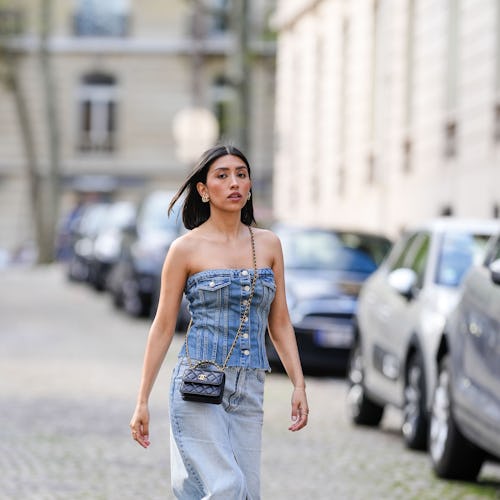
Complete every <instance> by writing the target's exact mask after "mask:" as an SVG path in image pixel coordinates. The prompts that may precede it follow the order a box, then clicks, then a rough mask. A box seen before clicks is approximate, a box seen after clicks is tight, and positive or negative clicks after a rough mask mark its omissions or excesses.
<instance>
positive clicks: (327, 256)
mask: <svg viewBox="0 0 500 500" xmlns="http://www.w3.org/2000/svg"><path fill="white" fill-rule="evenodd" d="M279 236H280V239H281V242H282V245H283V257H284V260H285V266H286V267H288V268H291V269H319V270H331V271H350V272H360V273H372V272H373V271H375V269H376V268H377V266H378V264H380V262H381V260H382V259H383V257H384V256H385V254H386V253H387V251H388V250H389V248H390V246H391V244H390V242H389V240H386V239H385V238H378V237H372V236H367V235H363V234H359V233H353V232H333V231H323V230H304V231H284V232H283V233H282V234H279Z"/></svg>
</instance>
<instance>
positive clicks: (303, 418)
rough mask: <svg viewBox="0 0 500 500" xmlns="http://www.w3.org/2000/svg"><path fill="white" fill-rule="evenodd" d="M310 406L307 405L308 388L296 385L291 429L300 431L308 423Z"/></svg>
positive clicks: (293, 396)
mask: <svg viewBox="0 0 500 500" xmlns="http://www.w3.org/2000/svg"><path fill="white" fill-rule="evenodd" d="M308 416H309V406H308V405H307V397H306V388H305V387H295V388H294V389H293V393H292V422H293V423H292V425H291V426H290V427H289V428H288V430H289V431H292V432H295V431H299V430H300V429H302V428H303V427H305V426H306V425H307V418H308Z"/></svg>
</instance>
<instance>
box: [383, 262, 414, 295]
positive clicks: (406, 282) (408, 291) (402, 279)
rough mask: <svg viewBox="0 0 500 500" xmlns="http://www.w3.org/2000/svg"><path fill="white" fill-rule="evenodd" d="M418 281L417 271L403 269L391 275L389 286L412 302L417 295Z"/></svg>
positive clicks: (396, 270)
mask: <svg viewBox="0 0 500 500" xmlns="http://www.w3.org/2000/svg"><path fill="white" fill-rule="evenodd" d="M417 279H418V278H417V273H416V272H415V271H413V270H412V269H407V268H403V267H402V268H400V269H395V270H394V271H392V272H391V273H390V274H389V285H390V286H391V287H392V288H394V290H396V292H398V293H399V294H400V295H402V296H403V297H406V298H407V299H408V300H410V299H412V298H413V297H414V295H415V293H414V292H415V286H416V284H417Z"/></svg>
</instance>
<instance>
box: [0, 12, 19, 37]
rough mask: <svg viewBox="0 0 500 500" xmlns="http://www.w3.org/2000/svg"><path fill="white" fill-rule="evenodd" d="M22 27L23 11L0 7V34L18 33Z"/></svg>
mask: <svg viewBox="0 0 500 500" xmlns="http://www.w3.org/2000/svg"><path fill="white" fill-rule="evenodd" d="M23 29H24V18H23V11H22V10H21V9H19V8H17V9H0V35H1V36H10V35H20V34H21V33H22V32H23Z"/></svg>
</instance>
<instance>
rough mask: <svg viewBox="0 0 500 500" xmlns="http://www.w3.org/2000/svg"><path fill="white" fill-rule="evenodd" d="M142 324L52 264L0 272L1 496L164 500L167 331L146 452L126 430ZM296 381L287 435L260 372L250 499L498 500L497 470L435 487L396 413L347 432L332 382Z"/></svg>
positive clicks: (272, 386) (280, 382) (275, 392)
mask: <svg viewBox="0 0 500 500" xmlns="http://www.w3.org/2000/svg"><path fill="white" fill-rule="evenodd" d="M148 326H149V321H147V320H133V319H131V318H129V317H126V316H125V315H124V314H122V313H120V312H117V311H115V310H113V308H112V306H111V304H110V300H109V297H107V296H106V295H104V294H96V293H94V292H93V291H91V290H90V289H89V288H87V287H85V286H84V285H78V284H69V283H66V281H65V278H64V273H63V270H62V269H61V268H60V267H58V266H51V267H45V268H37V269H34V270H23V269H14V270H7V271H3V272H2V273H1V274H0V374H1V376H0V404H1V411H0V443H1V444H0V446H1V453H0V498H1V499H15V500H24V499H27V500H31V499H64V500H66V499H71V500H73V499H75V500H76V499H106V500H108V499H109V500H114V499H116V500H127V499H145V500H150V499H151V500H154V499H169V498H172V496H171V494H170V489H169V459H168V422H167V421H168V418H167V412H168V408H167V399H168V398H167V393H168V384H169V375H170V371H171V368H172V366H173V362H174V359H175V353H176V352H177V350H178V348H179V346H180V343H181V342H182V337H181V336H180V335H179V336H176V338H175V341H174V345H173V347H172V349H171V352H170V353H169V354H168V356H167V360H166V363H165V365H164V367H163V369H162V371H161V373H160V375H159V378H158V381H157V384H156V386H155V389H154V391H153V394H152V398H151V415H152V431H151V438H152V443H153V444H152V446H151V448H150V449H149V450H147V451H145V450H142V449H141V448H139V447H138V446H137V445H136V444H135V443H134V442H133V441H132V439H131V438H130V435H129V429H128V421H129V418H130V416H131V412H132V410H133V407H134V403H135V395H136V390H137V385H138V382H139V375H140V368H141V360H142V352H143V349H144V342H145V338H146V335H147V330H148ZM307 383H308V390H309V399H310V406H311V416H310V425H309V426H308V428H306V429H305V430H303V431H301V432H299V433H295V434H292V433H290V432H288V431H287V426H288V423H289V398H290V385H289V383H288V381H287V379H286V378H285V377H284V376H283V375H282V374H275V373H273V374H271V375H270V376H269V377H268V380H267V384H266V403H265V410H266V413H265V426H264V450H263V473H262V476H263V477H262V479H263V488H262V489H263V491H262V493H263V499H265V500H271V499H272V500H281V499H289V498H294V497H299V498H303V499H319V500H322V499H476V498H497V499H500V493H499V491H500V466H498V465H493V464H488V465H487V466H486V467H484V468H483V472H482V474H481V477H480V482H479V484H477V485H469V484H463V483H450V482H445V481H438V480H437V479H435V478H434V477H433V475H432V474H431V471H430V468H429V464H428V459H427V456H426V455H425V454H423V453H415V452H410V451H408V450H405V449H404V448H403V445H402V440H401V438H400V436H399V431H398V428H399V425H400V416H399V414H398V413H397V412H396V411H389V412H388V413H387V415H386V416H385V417H384V420H383V423H382V428H381V430H370V429H359V428H353V427H351V426H350V425H349V422H348V420H347V418H346V415H345V410H344V398H345V383H344V381H343V380H341V379H333V378H323V379H322V378H308V380H307ZM228 500H230V499H228Z"/></svg>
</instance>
